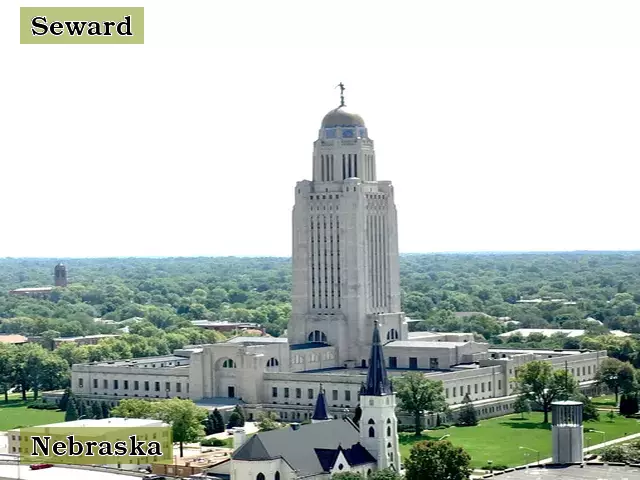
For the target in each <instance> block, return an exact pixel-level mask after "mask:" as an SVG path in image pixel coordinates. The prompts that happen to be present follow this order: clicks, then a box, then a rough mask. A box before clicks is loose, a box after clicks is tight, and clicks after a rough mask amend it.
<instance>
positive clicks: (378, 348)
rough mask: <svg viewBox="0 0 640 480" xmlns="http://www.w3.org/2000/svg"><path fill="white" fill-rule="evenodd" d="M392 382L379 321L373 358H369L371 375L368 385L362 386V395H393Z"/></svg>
mask: <svg viewBox="0 0 640 480" xmlns="http://www.w3.org/2000/svg"><path fill="white" fill-rule="evenodd" d="M392 393H393V392H392V388H391V382H390V381H389V378H388V377H387V368H386V367H385V364H384V353H383V352H382V342H381V341H380V330H379V329H378V321H377V320H376V321H375V323H374V325H373V341H372V342H371V357H370V358H369V373H368V374H367V383H366V384H365V385H362V389H361V390H360V395H369V396H380V395H391V394H392Z"/></svg>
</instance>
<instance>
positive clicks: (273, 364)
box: [267, 357, 280, 367]
mask: <svg viewBox="0 0 640 480" xmlns="http://www.w3.org/2000/svg"><path fill="white" fill-rule="evenodd" d="M278 365H280V362H278V359H277V358H273V357H271V358H270V359H269V360H268V361H267V367H277V366H278Z"/></svg>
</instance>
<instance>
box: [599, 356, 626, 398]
mask: <svg viewBox="0 0 640 480" xmlns="http://www.w3.org/2000/svg"><path fill="white" fill-rule="evenodd" d="M634 373H635V372H634V369H633V367H632V366H631V365H630V364H629V363H627V362H622V361H620V360H618V359H617V358H610V357H607V358H605V359H604V360H603V361H602V364H601V365H600V368H599V369H598V373H597V374H596V380H597V381H598V382H599V383H602V384H604V385H606V386H607V388H608V389H609V390H611V391H612V392H613V393H614V395H615V397H616V404H617V403H618V394H619V393H620V392H621V391H622V392H625V393H626V392H629V391H631V390H632V389H633V386H634V383H635V382H634V377H635V375H634Z"/></svg>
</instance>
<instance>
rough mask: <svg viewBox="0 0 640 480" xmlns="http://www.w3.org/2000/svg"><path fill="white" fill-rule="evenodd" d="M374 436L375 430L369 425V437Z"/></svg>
mask: <svg viewBox="0 0 640 480" xmlns="http://www.w3.org/2000/svg"><path fill="white" fill-rule="evenodd" d="M375 436H376V431H375V429H374V428H373V427H369V438H373V437H375Z"/></svg>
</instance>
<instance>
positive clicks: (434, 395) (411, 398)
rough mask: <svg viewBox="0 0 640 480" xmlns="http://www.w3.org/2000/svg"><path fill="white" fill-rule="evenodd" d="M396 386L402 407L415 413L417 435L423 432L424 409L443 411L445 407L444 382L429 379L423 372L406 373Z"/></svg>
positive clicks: (396, 382)
mask: <svg viewBox="0 0 640 480" xmlns="http://www.w3.org/2000/svg"><path fill="white" fill-rule="evenodd" d="M394 387H396V392H397V393H396V396H397V397H398V399H399V400H400V409H401V410H404V411H405V412H407V413H409V414H410V415H413V418H414V422H415V423H414V425H415V435H416V436H419V435H420V434H421V433H422V413H423V412H424V411H429V412H441V411H443V410H444V408H445V405H446V401H445V398H444V387H443V385H442V382H440V381H438V382H436V381H433V380H429V379H428V378H427V377H425V376H424V375H423V374H422V373H419V372H409V373H405V374H404V375H402V376H401V377H400V378H398V379H397V380H396V381H395V382H394Z"/></svg>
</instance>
